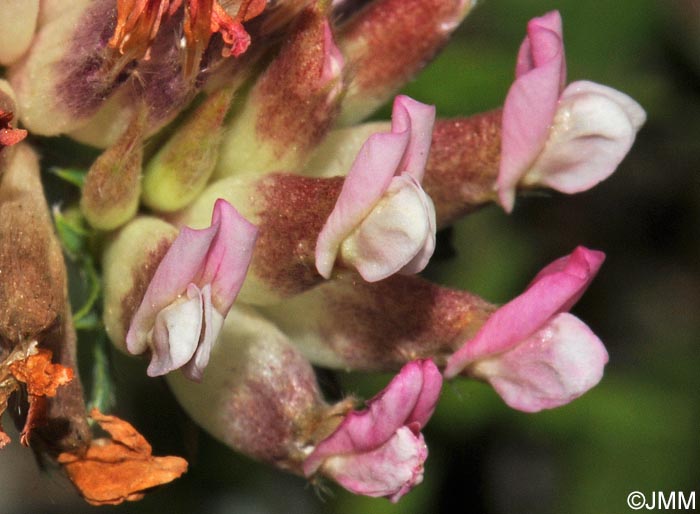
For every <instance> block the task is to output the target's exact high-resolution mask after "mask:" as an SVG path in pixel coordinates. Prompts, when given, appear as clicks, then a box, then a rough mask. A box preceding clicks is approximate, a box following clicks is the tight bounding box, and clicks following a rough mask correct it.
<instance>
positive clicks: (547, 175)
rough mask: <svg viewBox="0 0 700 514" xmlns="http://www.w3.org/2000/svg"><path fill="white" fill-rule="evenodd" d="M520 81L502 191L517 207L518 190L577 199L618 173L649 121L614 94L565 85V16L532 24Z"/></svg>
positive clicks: (505, 124) (505, 136)
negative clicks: (569, 195)
mask: <svg viewBox="0 0 700 514" xmlns="http://www.w3.org/2000/svg"><path fill="white" fill-rule="evenodd" d="M515 76H516V80H515V82H514V83H513V85H512V86H511V88H510V90H509V91H508V95H507V97H506V101H505V104H504V106H503V118H502V139H501V160H500V168H499V174H498V180H497V190H498V196H499V200H500V203H501V205H502V206H503V208H504V209H505V210H506V211H508V212H510V211H511V210H512V209H513V203H514V201H515V193H516V188H517V186H518V185H520V186H521V187H523V186H524V187H527V186H530V187H532V186H542V187H549V188H552V189H555V190H557V191H561V192H563V193H578V192H581V191H586V190H588V189H590V188H591V187H593V186H595V185H596V184H598V183H599V182H601V181H602V180H604V179H606V178H607V177H608V176H610V175H611V174H612V172H613V171H615V168H616V167H617V165H618V164H619V163H620V161H622V159H623V158H624V156H625V155H626V154H627V152H628V151H629V149H630V148H631V146H632V143H633V142H634V138H635V135H636V133H637V131H638V130H639V129H640V127H641V126H642V124H643V123H644V121H645V119H646V114H645V113H644V110H643V109H642V107H641V106H640V105H639V104H638V103H637V102H635V101H634V100H633V99H632V98H630V97H628V96H627V95H625V94H624V93H621V92H619V91H616V90H614V89H612V88H609V87H606V86H601V85H599V84H594V83H592V82H587V81H579V82H574V83H572V84H570V85H569V86H568V87H566V88H565V84H566V59H565V55H564V45H563V41H562V24H561V17H560V15H559V13H558V12H557V11H552V12H550V13H547V14H545V15H544V16H542V17H540V18H534V19H533V20H531V21H530V22H529V23H528V27H527V37H526V38H525V40H524V41H523V43H522V45H521V47H520V51H519V53H518V59H517V64H516V68H515Z"/></svg>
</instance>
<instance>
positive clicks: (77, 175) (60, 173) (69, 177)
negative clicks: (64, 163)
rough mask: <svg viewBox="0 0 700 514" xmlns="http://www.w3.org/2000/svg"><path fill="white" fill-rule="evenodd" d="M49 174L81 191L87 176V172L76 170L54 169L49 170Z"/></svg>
mask: <svg viewBox="0 0 700 514" xmlns="http://www.w3.org/2000/svg"><path fill="white" fill-rule="evenodd" d="M49 172H50V173H53V174H54V175H56V176H57V177H59V178H61V179H63V180H65V181H66V182H68V183H69V184H73V185H74V186H76V187H78V188H80V189H82V188H83V184H84V183H85V176H86V175H87V170H79V169H74V168H57V167H52V168H49Z"/></svg>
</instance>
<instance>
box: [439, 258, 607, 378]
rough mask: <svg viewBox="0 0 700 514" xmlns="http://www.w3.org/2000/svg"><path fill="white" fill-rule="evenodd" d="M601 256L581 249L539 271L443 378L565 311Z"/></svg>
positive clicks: (511, 343) (452, 362)
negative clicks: (523, 290)
mask: <svg viewBox="0 0 700 514" xmlns="http://www.w3.org/2000/svg"><path fill="white" fill-rule="evenodd" d="M604 259H605V254H603V253H602V252H598V251H595V250H589V249H587V248H584V247H582V246H579V247H578V248H576V249H575V250H574V251H573V252H572V253H571V255H568V256H566V257H562V258H560V259H557V260H556V261H554V262H552V263H551V264H549V265H548V266H546V267H545V268H544V269H543V270H542V271H540V272H539V273H538V274H537V276H536V277H535V279H534V280H533V281H532V283H531V284H530V285H529V286H528V288H527V289H526V290H525V292H523V293H522V294H521V295H520V296H518V297H516V298H514V299H513V300H511V301H510V302H508V303H507V304H505V305H503V306H502V307H501V308H500V309H498V310H497V311H496V312H494V313H493V314H492V315H491V316H490V317H489V319H488V320H486V323H484V325H483V326H482V327H481V329H479V331H478V332H477V333H476V335H475V336H474V337H473V338H472V339H471V340H469V341H467V342H466V343H465V344H464V345H463V346H462V347H461V348H460V349H459V350H457V351H456V352H455V353H454V354H452V355H451V356H450V358H449V359H448V360H447V366H446V368H445V377H447V378H452V377H454V376H456V375H458V374H459V373H460V372H461V371H462V370H463V369H464V368H465V367H466V366H467V365H468V364H469V363H471V362H474V361H476V360H477V359H483V358H484V357H488V356H491V355H494V354H498V353H502V352H506V351H508V350H510V349H511V348H514V347H515V346H516V345H518V344H520V343H521V342H522V341H524V340H525V339H527V338H528V337H530V336H531V335H532V334H534V333H535V332H537V331H538V330H540V329H541V328H542V327H543V326H544V325H545V324H546V323H548V322H549V320H550V318H552V316H554V315H556V314H558V313H560V312H564V311H567V310H569V309H570V308H571V307H572V306H573V305H574V303H576V301H578V299H579V298H580V297H581V295H582V294H583V292H584V291H585V290H586V288H587V287H588V285H589V284H590V282H591V281H592V280H593V278H594V277H595V275H596V273H597V272H598V269H599V268H600V266H601V264H602V263H603V260H604Z"/></svg>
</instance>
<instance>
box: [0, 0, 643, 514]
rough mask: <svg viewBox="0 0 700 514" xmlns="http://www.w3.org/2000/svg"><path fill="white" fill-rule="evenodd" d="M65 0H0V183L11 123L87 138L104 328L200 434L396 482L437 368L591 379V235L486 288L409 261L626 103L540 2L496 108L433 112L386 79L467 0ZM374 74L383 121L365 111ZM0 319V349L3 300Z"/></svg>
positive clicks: (9, 162) (532, 405)
mask: <svg viewBox="0 0 700 514" xmlns="http://www.w3.org/2000/svg"><path fill="white" fill-rule="evenodd" d="M15 4H16V5H15ZM69 4H70V5H67V3H66V2H61V1H55V0H41V1H39V0H34V1H31V0H26V1H23V2H14V3H13V5H14V7H13V8H12V9H11V11H9V16H8V15H7V13H6V14H5V15H4V16H3V17H2V19H0V63H1V64H3V65H4V66H6V67H7V73H6V75H7V81H5V80H0V179H2V180H3V181H2V182H0V209H2V208H4V204H3V203H1V202H9V201H10V200H8V199H6V198H10V188H12V187H14V186H13V185H12V184H9V185H8V184H6V183H5V182H6V181H5V180H4V178H3V177H7V176H9V175H10V170H11V169H13V168H14V167H17V166H21V165H22V164H21V163H19V162H18V159H21V156H22V155H23V153H26V152H30V150H29V149H28V148H27V147H26V146H25V145H27V143H20V141H21V140H22V139H23V138H24V137H25V136H26V134H27V132H26V131H28V132H29V134H33V135H41V136H55V135H67V136H70V137H72V138H74V139H75V140H77V141H79V142H81V143H84V144H87V145H92V146H95V147H98V148H102V149H103V151H102V153H101V155H100V156H99V157H98V158H97V159H96V160H95V161H94V162H93V164H92V166H91V167H90V169H89V170H88V171H87V173H86V174H85V176H84V179H83V183H82V190H81V198H80V202H79V207H80V216H81V218H82V219H84V220H85V222H86V223H87V224H88V226H89V227H90V231H91V232H92V233H94V234H99V235H100V236H101V237H100V241H101V242H102V244H100V245H96V247H97V248H99V250H96V253H95V257H97V259H98V260H99V262H100V266H101V272H102V279H103V283H104V299H103V300H104V302H103V309H102V317H103V321H104V327H105V330H106V332H107V334H108V336H109V338H110V340H111V341H112V343H113V344H114V345H115V346H116V347H117V348H119V349H121V350H123V351H125V352H127V353H129V354H134V355H145V356H146V357H147V358H148V359H150V364H149V365H148V367H147V370H146V373H147V374H148V375H149V376H161V375H164V376H165V378H166V380H167V382H168V384H169V385H170V387H171V389H172V391H173V393H174V394H175V396H176V398H177V399H178V401H179V402H180V403H181V404H182V405H183V407H184V408H185V409H186V411H187V412H188V413H189V414H190V415H191V416H192V418H193V419H194V420H195V421H196V422H197V423H198V424H200V425H201V426H202V427H203V428H204V429H205V430H207V431H208V432H210V433H211V434H212V435H213V436H215V437H216V438H218V439H219V440H221V441H223V442H224V443H226V444H227V445H229V446H231V447H232V448H234V449H236V450H237V451H240V452H242V453H244V454H247V455H249V456H251V457H253V458H256V459H259V460H262V461H266V462H269V463H271V464H273V465H275V466H277V467H279V468H282V469H286V470H289V471H291V472H293V473H297V474H299V475H302V476H305V477H307V478H309V479H311V480H317V479H320V478H321V477H328V478H331V479H332V480H334V481H336V482H337V483H339V484H340V485H341V486H343V487H345V488H347V489H348V490H350V491H352V492H354V493H357V494H363V495H368V496H380V497H387V498H389V499H391V500H392V501H397V500H398V499H399V498H400V497H401V496H403V495H404V494H406V493H407V492H408V491H410V490H411V488H412V487H414V486H415V485H417V484H419V483H420V482H421V480H422V477H423V464H424V462H425V459H426V458H427V455H428V451H427V447H426V443H425V440H424V437H423V435H422V433H421V429H422V428H423V427H424V426H425V425H426V423H427V422H428V421H429V419H430V417H431V414H432V412H433V410H434V409H435V406H436V404H437V401H438V398H439V395H440V390H441V387H442V382H443V380H444V379H453V378H455V377H471V378H475V379H478V380H483V381H486V382H488V383H489V384H491V385H492V386H493V388H494V389H495V391H496V392H497V393H498V394H499V395H500V396H501V398H502V399H503V400H504V401H505V402H506V403H507V404H508V405H509V406H511V407H513V408H515V409H519V410H522V411H527V412H536V411H539V410H542V409H550V408H554V407H557V406H560V405H564V404H566V403H568V402H570V401H572V400H573V399H575V398H577V397H578V396H580V395H581V394H583V393H585V392H586V391H588V390H589V389H590V388H591V387H593V386H595V385H596V384H597V383H598V382H599V380H600V379H601V377H602V374H603V368H604V366H605V364H606V362H607V359H608V356H607V353H606V350H605V348H604V346H603V344H602V343H601V341H600V340H599V339H598V338H597V337H596V335H595V334H594V333H593V332H592V331H591V330H590V329H589V328H588V327H587V326H586V325H585V324H584V323H583V322H582V321H581V320H579V319H578V318H576V317H575V316H574V315H572V314H570V313H569V312H568V311H569V310H570V309H571V308H572V307H573V305H574V304H575V303H576V302H577V300H578V299H579V298H580V297H581V295H582V294H583V293H584V291H585V290H586V288H587V287H588V285H589V284H590V282H591V281H592V280H593V278H594V277H595V275H596V273H597V272H598V269H599V268H600V266H601V265H602V263H603V260H604V258H605V256H604V254H603V253H602V252H599V251H595V250H590V249H587V248H584V247H578V248H576V249H574V250H573V251H572V252H571V253H570V254H569V255H566V256H564V257H562V258H560V259H558V260H556V261H554V262H552V263H551V264H549V265H547V266H545V267H544V268H543V269H542V271H541V272H540V273H539V274H538V275H537V276H536V277H535V278H534V279H533V281H532V283H531V284H530V285H529V286H528V287H527V288H526V289H525V291H524V292H523V293H522V294H521V295H519V296H518V297H516V298H514V299H513V300H511V301H510V302H508V303H506V304H504V305H501V306H498V305H494V304H492V303H490V302H488V301H487V300H485V299H482V298H480V297H478V296H476V295H474V294H471V293H469V292H466V291H459V290H454V289H450V288H447V287H443V286H438V285H436V284H432V283H430V282H428V281H426V280H425V279H423V278H421V277H419V276H417V274H418V273H419V272H421V271H422V270H423V269H424V268H425V266H426V265H427V264H428V261H429V260H430V258H431V256H432V254H433V252H434V250H435V246H436V231H437V230H438V229H439V228H442V227H446V226H448V225H449V224H451V223H453V222H454V221H456V220H457V219H459V218H460V217H462V216H464V215H466V214H468V213H470V212H472V211H474V210H475V209H478V208H480V207H482V206H485V205H487V204H489V203H492V202H493V203H497V204H499V205H500V206H501V207H502V208H503V209H504V210H505V211H506V212H509V213H510V212H511V211H512V210H513V207H514V203H515V200H516V197H517V195H518V194H519V193H520V192H522V191H525V190H530V189H540V188H549V189H553V190H556V191H559V192H562V193H567V194H571V193H577V192H580V191H584V190H587V189H589V188H591V187H593V186H594V185H596V184H597V183H598V182H600V181H602V180H604V179H605V178H607V177H608V176H609V175H610V174H611V173H613V171H614V170H615V168H616V167H617V165H618V164H619V163H620V161H621V160H622V159H623V158H624V156H625V155H626V153H627V152H628V151H629V149H630V147H631V145H632V143H633V141H634V138H635V135H636V132H637V131H638V130H639V128H640V127H641V125H642V124H643V122H644V119H645V113H644V111H643V110H642V108H641V107H640V106H639V105H638V104H637V103H636V102H635V101H634V100H632V99H631V98H629V97H628V96H626V95H625V94H623V93H621V92H619V91H616V90H614V89H611V88H609V87H606V86H602V85H599V84H595V83H592V82H586V81H579V82H574V83H571V84H568V85H567V83H566V60H565V54H564V46H563V39H562V23H561V18H560V16H559V13H558V12H550V13H547V14H545V15H544V16H542V17H540V18H535V19H533V20H532V21H530V23H529V24H528V27H527V35H526V37H525V39H524V41H523V43H522V45H521V47H520V50H519V52H518V54H517V64H516V69H515V80H514V82H513V85H512V87H511V88H510V90H509V92H508V94H507V96H506V98H505V99H504V103H503V107H502V108H501V109H497V110H493V111H490V112H486V113H482V114H476V115H473V116H470V117H463V118H456V119H436V116H435V108H434V107H432V106H429V105H425V104H423V103H421V102H419V101H417V100H414V99H411V98H409V97H407V96H403V95H398V96H395V95H396V92H397V90H398V89H399V88H400V87H401V86H402V85H403V84H404V83H405V81H407V80H408V79H410V78H411V77H413V76H414V75H415V74H416V73H417V72H418V71H419V70H420V68H421V67H422V66H423V65H424V64H425V62H427V61H428V60H429V59H430V58H432V57H433V56H434V55H435V53H436V52H437V51H438V50H439V49H440V48H441V47H442V46H443V45H444V44H445V42H446V41H447V39H448V38H449V36H450V34H451V32H452V31H453V30H454V29H455V28H456V27H457V26H458V25H459V23H460V22H461V21H462V20H463V19H464V18H465V17H466V15H467V14H468V13H469V11H470V10H471V9H472V7H473V4H474V2H473V1H470V0H408V1H407V0H372V1H370V2H357V1H353V0H340V1H333V2H330V1H327V0H302V1H299V0H279V1H275V2H265V1H262V0H240V1H235V2H226V3H223V2H222V3H220V2H217V1H215V0H187V1H183V0H172V1H168V0H141V1H138V2H136V1H133V0H80V1H73V2H70V3H69ZM8 34H11V35H10V36H8ZM392 99H393V111H392V117H391V121H387V122H381V121H380V122H363V120H364V119H365V118H366V117H367V116H368V115H370V114H371V113H372V112H373V111H374V110H375V109H376V108H378V107H379V106H381V105H383V104H384V103H386V102H387V101H392ZM16 123H19V124H20V125H21V126H22V127H24V128H23V129H17V128H15V126H16V125H15V124H16ZM3 174H4V175H3ZM19 223H20V224H21V223H24V224H26V223H29V222H28V221H27V220H20V222H19ZM10 228H11V227H6V226H5V223H4V218H3V219H2V220H0V233H2V231H3V230H6V231H7V230H10ZM2 244H3V245H4V242H3V243H2ZM1 250H2V251H0V255H2V256H3V257H4V256H6V254H8V255H9V253H8V252H7V251H6V249H5V248H2V249H1ZM11 257H12V256H11V255H9V256H7V258H6V259H4V260H1V261H0V263H2V264H3V265H5V263H6V262H7V263H8V266H11V262H12V260H11ZM19 258H20V257H17V259H19ZM37 266H41V262H39V264H37ZM1 271H2V272H3V274H2V276H0V301H1V302H6V301H8V300H11V298H12V297H11V295H10V293H8V292H6V291H10V287H9V286H7V287H6V285H7V274H6V273H5V270H4V269H2V270H1ZM2 309H4V307H2ZM3 312H4V311H3ZM0 321H2V323H3V325H2V326H1V327H0V329H2V330H3V331H2V332H0V335H2V342H3V346H2V348H4V349H9V348H11V347H12V344H18V342H17V341H14V340H13V339H12V334H13V332H12V330H13V329H14V328H15V327H14V326H13V324H17V321H16V319H15V318H12V317H8V316H4V317H2V318H0ZM42 329H43V327H42ZM15 332H16V330H15ZM33 335H36V334H33ZM3 352H5V350H3ZM0 357H4V353H3V354H0ZM312 365H318V366H323V367H327V368H335V369H340V370H355V371H379V372H392V373H396V376H395V377H394V379H393V380H392V381H391V382H390V383H389V384H388V385H387V387H386V388H385V389H384V390H382V391H381V392H379V393H378V394H377V396H376V397H375V398H374V399H372V400H370V401H368V402H367V404H366V406H365V408H364V409H363V408H362V407H361V405H359V404H358V401H357V400H356V399H354V398H352V397H349V398H346V399H344V400H342V401H340V402H338V403H328V402H327V401H326V400H325V399H324V398H323V395H322V393H321V391H320V388H319V386H318V384H317V381H316V376H315V373H314V370H313V368H312ZM176 370H180V371H181V372H178V371H176ZM100 416H101V415H100ZM100 419H102V418H100ZM0 435H1V432H0ZM147 453H148V455H150V453H149V452H147ZM72 459H73V458H72V457H71V458H68V460H66V458H64V461H66V462H68V461H71V462H72ZM139 495H140V493H138V494H137V495H136V496H139ZM125 496H126V499H129V498H130V496H129V495H128V494H126V495H125ZM139 497H140V496H139ZM109 501H113V500H112V499H111V497H110V499H109Z"/></svg>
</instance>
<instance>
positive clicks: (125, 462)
mask: <svg viewBox="0 0 700 514" xmlns="http://www.w3.org/2000/svg"><path fill="white" fill-rule="evenodd" d="M90 417H91V418H92V419H93V420H95V421H96V422H97V423H98V424H99V425H100V427H101V428H102V429H103V430H105V431H106V432H108V433H109V435H110V436H111V438H109V439H108V438H99V439H93V441H92V443H91V444H90V447H89V448H88V450H87V452H85V453H84V454H80V453H70V452H64V453H62V454H60V455H59V456H58V462H59V463H60V464H63V468H64V470H65V471H66V474H67V475H68V477H69V478H70V479H71V481H72V482H73V484H75V486H76V487H77V488H78V490H79V491H80V494H81V495H82V496H83V498H85V501H87V502H88V503H90V504H91V505H118V504H120V503H122V502H125V501H136V500H140V499H141V498H143V496H144V493H145V491H146V490H147V489H150V488H151V487H156V486H158V485H162V484H167V483H168V482H171V481H173V480H175V479H176V478H178V477H179V476H180V475H182V474H183V473H184V472H185V471H187V461H186V460H185V459H182V458H180V457H172V456H168V457H154V456H153V455H152V448H151V445H150V444H148V441H146V439H145V438H144V437H143V436H142V435H141V434H139V433H138V431H137V430H136V429H135V428H134V427H133V426H132V425H131V424H129V423H127V422H126V421H124V420H122V419H119V418H118V417H116V416H108V415H105V414H102V413H101V412H100V411H98V410H97V409H93V410H92V412H91V413H90Z"/></svg>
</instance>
